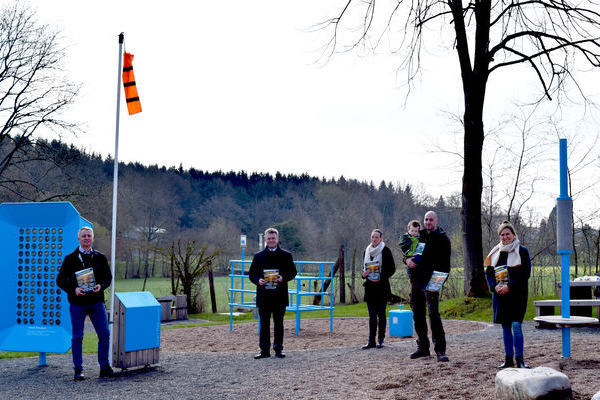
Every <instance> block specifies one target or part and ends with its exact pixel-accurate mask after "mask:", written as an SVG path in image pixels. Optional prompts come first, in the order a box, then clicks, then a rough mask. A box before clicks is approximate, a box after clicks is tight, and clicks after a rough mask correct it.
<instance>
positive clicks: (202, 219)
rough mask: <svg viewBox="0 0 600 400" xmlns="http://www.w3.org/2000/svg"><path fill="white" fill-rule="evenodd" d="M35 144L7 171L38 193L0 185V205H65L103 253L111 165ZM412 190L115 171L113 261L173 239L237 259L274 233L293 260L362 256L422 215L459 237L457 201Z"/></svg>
mask: <svg viewBox="0 0 600 400" xmlns="http://www.w3.org/2000/svg"><path fill="white" fill-rule="evenodd" d="M42 145H43V146H44V153H45V155H46V157H45V159H44V160H41V161H33V162H27V163H24V164H23V165H22V166H21V167H19V170H18V171H12V173H13V174H16V173H18V174H20V175H22V177H26V178H27V179H28V180H30V181H32V182H35V185H36V186H35V187H36V189H35V190H33V189H31V187H29V186H28V187H21V188H20V189H19V190H14V189H13V190H7V189H6V188H3V189H2V191H1V192H0V195H1V196H2V198H1V200H2V201H25V200H26V199H35V200H38V201H39V200H45V199H50V200H68V201H71V202H73V204H74V205H75V206H76V207H77V209H78V210H79V211H80V212H81V213H82V215H83V216H84V217H86V218H87V219H89V220H91V221H92V222H93V223H94V225H95V228H96V232H97V239H98V241H99V242H100V243H99V246H101V247H103V248H104V249H107V250H108V247H109V246H108V244H109V243H110V241H109V240H108V237H109V233H110V224H111V203H112V175H113V160H112V159H110V158H109V159H103V158H102V157H101V156H99V155H96V154H89V153H86V152H83V151H80V150H78V149H76V148H75V147H73V146H68V145H65V144H63V143H61V142H57V141H53V142H51V143H43V144H42ZM38 146H41V145H38ZM38 150H39V149H38ZM414 191H415V190H414V187H413V186H411V185H410V184H406V185H405V186H404V187H396V186H394V185H392V184H391V183H386V182H381V183H380V184H378V185H377V186H375V185H374V184H373V183H365V182H359V181H356V180H353V179H345V178H344V177H339V178H331V179H326V178H322V179H321V178H316V177H311V176H309V175H307V174H302V175H282V174H280V173H277V174H275V175H274V176H273V175H270V174H265V173H247V172H244V171H241V172H221V171H217V172H205V171H202V170H197V169H189V170H184V169H183V168H181V167H180V168H175V167H170V168H167V167H159V166H157V165H151V166H144V165H142V164H140V163H129V164H121V165H120V166H119V193H118V235H119V245H118V254H117V256H118V258H121V259H125V258H128V257H130V255H131V254H130V252H133V251H134V250H135V249H139V248H142V247H144V246H148V245H168V244H169V243H171V242H172V241H173V240H175V239H177V238H180V237H182V238H185V239H196V240H198V241H199V242H201V243H206V244H209V245H211V247H215V248H223V249H224V250H225V253H226V254H227V253H229V254H232V255H235V254H239V235H240V234H241V233H244V234H247V235H248V245H249V249H248V251H249V252H253V251H255V250H256V248H257V237H258V233H259V232H262V231H263V230H264V229H265V228H267V227H269V226H276V227H277V228H279V229H280V231H281V236H282V243H283V245H284V246H285V247H286V248H288V249H290V250H292V251H294V252H295V254H297V255H298V256H299V257H303V258H307V259H318V258H323V257H325V258H326V259H333V258H335V257H336V256H337V248H338V247H339V246H340V245H341V244H344V245H345V246H346V248H347V249H349V250H350V251H352V249H354V248H357V249H358V252H359V253H360V254H362V251H363V250H364V247H365V246H366V245H367V244H368V243H369V235H370V232H371V230H372V229H373V228H381V229H382V230H383V232H384V241H386V242H387V243H389V244H392V245H393V246H391V247H397V246H396V244H397V242H398V238H399V237H400V236H401V235H402V234H403V233H404V231H405V229H406V223H407V222H408V221H409V220H411V219H413V218H418V219H422V217H423V213H424V212H425V211H426V210H427V209H430V208H433V209H436V210H437V211H438V214H439V216H440V223H441V225H442V226H444V228H445V229H446V230H447V231H449V232H450V233H451V234H452V233H455V232H457V231H458V230H459V221H460V220H459V207H458V204H454V205H453V204H451V203H453V202H454V203H456V201H452V200H451V199H442V198H439V199H435V200H433V199H432V198H431V197H429V196H428V195H427V194H426V193H423V192H420V193H414ZM23 195H25V197H23Z"/></svg>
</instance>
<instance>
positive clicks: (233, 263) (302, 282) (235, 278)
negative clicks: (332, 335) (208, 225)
mask: <svg viewBox="0 0 600 400" xmlns="http://www.w3.org/2000/svg"><path fill="white" fill-rule="evenodd" d="M246 264H248V268H246ZM250 264H251V261H249V260H244V250H243V247H242V259H241V260H230V261H229V265H230V273H229V278H230V288H229V289H228V290H229V295H230V301H229V330H233V308H234V307H244V308H256V301H255V299H254V298H255V296H256V288H255V286H254V284H253V283H252V282H250V280H249V279H248V274H247V272H246V271H247V270H248V269H249V268H250ZM294 264H295V265H296V269H297V270H298V274H297V275H296V277H295V278H294V281H295V283H294V282H290V284H289V289H288V294H289V296H290V305H289V306H288V307H287V308H286V311H292V312H295V313H296V336H298V333H299V332H300V320H301V315H302V311H316V310H329V331H330V332H332V331H333V310H334V309H335V307H334V306H333V296H332V294H331V292H327V291H324V290H322V289H321V290H310V288H311V285H316V286H318V285H319V283H320V287H321V288H323V285H324V283H325V281H327V280H331V279H333V264H334V263H333V262H330V261H296V262H295V263H294ZM303 270H304V272H305V273H306V275H304V274H303ZM308 274H311V275H308ZM236 282H239V284H236ZM246 285H249V288H246V287H247V286H246ZM236 295H237V296H238V297H239V301H235V299H236ZM305 296H311V297H310V299H312V298H314V296H320V304H318V305H313V304H312V300H311V302H310V303H309V304H306V303H304V304H303V303H302V299H303V298H304V297H305ZM326 297H328V300H329V305H326V304H325V298H326Z"/></svg>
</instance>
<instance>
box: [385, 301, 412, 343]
mask: <svg viewBox="0 0 600 400" xmlns="http://www.w3.org/2000/svg"><path fill="white" fill-rule="evenodd" d="M398 307H400V308H399V309H398V310H391V311H390V314H389V326H390V336H392V337H412V335H413V312H412V311H411V310H403V309H402V307H403V305H402V304H400V305H399V306H398Z"/></svg>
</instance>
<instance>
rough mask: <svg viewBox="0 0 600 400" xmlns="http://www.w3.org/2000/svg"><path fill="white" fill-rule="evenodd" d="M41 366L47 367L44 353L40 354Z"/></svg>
mask: <svg viewBox="0 0 600 400" xmlns="http://www.w3.org/2000/svg"><path fill="white" fill-rule="evenodd" d="M39 366H40V367H45V366H46V353H44V352H42V353H40V362H39Z"/></svg>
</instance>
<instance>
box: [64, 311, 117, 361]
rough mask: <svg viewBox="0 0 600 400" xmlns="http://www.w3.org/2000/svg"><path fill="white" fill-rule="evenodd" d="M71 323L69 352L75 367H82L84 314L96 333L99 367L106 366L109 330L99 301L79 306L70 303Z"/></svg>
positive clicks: (104, 312)
mask: <svg viewBox="0 0 600 400" xmlns="http://www.w3.org/2000/svg"><path fill="white" fill-rule="evenodd" d="M69 311H70V312H71V325H72V326H73V337H72V339H71V352H72V353H73V366H74V367H75V369H78V368H82V366H83V360H82V354H81V353H82V342H83V326H84V321H85V316H86V315H89V316H90V320H91V321H92V324H93V325H94V329H95V330H96V334H97V335H98V363H99V364H100V367H101V368H104V367H108V366H109V365H108V345H109V340H110V332H109V331H108V320H107V319H106V308H105V307H104V303H103V302H101V301H99V302H97V303H94V304H89V305H85V306H80V305H77V304H71V305H70V307H69Z"/></svg>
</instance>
